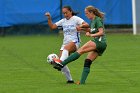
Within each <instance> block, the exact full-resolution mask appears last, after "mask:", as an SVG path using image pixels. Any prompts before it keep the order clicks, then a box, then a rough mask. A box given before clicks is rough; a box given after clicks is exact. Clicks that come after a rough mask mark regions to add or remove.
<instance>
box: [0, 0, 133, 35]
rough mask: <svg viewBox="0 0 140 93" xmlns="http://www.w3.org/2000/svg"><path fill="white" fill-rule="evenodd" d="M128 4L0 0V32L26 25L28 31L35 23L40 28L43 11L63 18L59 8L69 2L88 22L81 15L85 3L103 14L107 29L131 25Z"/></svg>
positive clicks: (112, 0)
mask: <svg viewBox="0 0 140 93" xmlns="http://www.w3.org/2000/svg"><path fill="white" fill-rule="evenodd" d="M131 3H132V2H131V0H87V1H85V0H80V1H79V0H51V1H50V0H24V1H20V0H0V30H1V33H4V32H8V33H9V32H11V33H12V32H14V31H9V28H10V30H12V29H13V27H14V29H15V28H16V27H18V30H19V28H23V27H24V28H25V27H28V28H29V30H30V29H31V28H32V27H33V26H36V27H39V28H41V29H44V26H46V27H47V18H46V17H45V16H44V14H45V12H47V11H48V12H50V13H51V15H52V20H53V22H56V21H58V20H60V19H61V18H62V17H63V15H62V13H61V9H62V7H63V6H64V5H70V6H71V7H72V9H73V10H74V11H78V12H80V14H79V15H78V16H80V17H82V18H83V19H84V20H85V21H87V22H88V23H89V20H88V19H87V18H86V17H85V14H84V9H85V7H86V6H88V5H93V6H95V7H97V8H99V9H100V10H101V11H102V12H104V13H105V14H106V15H105V24H106V27H107V28H112V27H113V28H114V27H117V28H118V27H124V28H127V27H128V28H131V27H132V8H131V7H132V4H131ZM11 27H12V29H11ZM5 30H8V31H5ZM27 30H28V29H26V31H27ZM38 30H40V29H38ZM44 30H45V29H44ZM19 32H21V31H19ZM30 32H32V31H30ZM14 33H15V32H14ZM39 33H40V32H39Z"/></svg>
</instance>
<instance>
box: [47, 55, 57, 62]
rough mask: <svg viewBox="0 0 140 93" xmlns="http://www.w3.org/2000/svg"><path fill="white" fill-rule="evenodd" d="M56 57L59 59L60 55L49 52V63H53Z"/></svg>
mask: <svg viewBox="0 0 140 93" xmlns="http://www.w3.org/2000/svg"><path fill="white" fill-rule="evenodd" d="M54 58H56V59H59V57H58V56H57V55H56V54H54V53H53V54H49V55H48V57H47V62H48V63H49V64H52V63H53V59H54Z"/></svg>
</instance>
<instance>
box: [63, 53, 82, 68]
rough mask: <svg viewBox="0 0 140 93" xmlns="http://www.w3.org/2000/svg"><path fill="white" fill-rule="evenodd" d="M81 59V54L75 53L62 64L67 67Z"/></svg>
mask: <svg viewBox="0 0 140 93" xmlns="http://www.w3.org/2000/svg"><path fill="white" fill-rule="evenodd" d="M79 57H80V54H79V53H78V52H74V53H73V54H71V55H70V56H69V57H68V58H67V59H65V60H64V61H63V62H62V65H64V66H65V65H66V64H68V63H70V62H72V61H74V60H76V59H78V58H79Z"/></svg>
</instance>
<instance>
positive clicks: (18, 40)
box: [0, 34, 140, 93]
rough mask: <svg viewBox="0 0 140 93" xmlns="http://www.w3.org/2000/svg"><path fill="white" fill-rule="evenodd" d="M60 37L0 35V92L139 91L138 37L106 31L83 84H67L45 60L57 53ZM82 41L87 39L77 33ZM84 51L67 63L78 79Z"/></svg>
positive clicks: (95, 92)
mask: <svg viewBox="0 0 140 93" xmlns="http://www.w3.org/2000/svg"><path fill="white" fill-rule="evenodd" d="M62 39H63V37H62V36H61V35H58V36H57V35H52V36H6V37H0V93H140V62H139V61H140V60H139V58H140V36H133V35H131V34H107V41H108V47H107V50H106V51H105V53H104V54H103V56H101V57H99V58H98V59H97V60H96V61H95V62H94V63H93V64H92V66H91V72H90V74H89V77H88V79H87V81H86V84H85V85H80V86H78V85H75V84H72V85H67V84H66V79H65V77H64V75H62V74H61V72H58V71H56V70H55V69H53V68H52V66H51V65H49V64H47V63H46V56H47V55H48V54H50V53H53V52H54V53H57V54H58V53H59V48H60V46H61V43H62ZM81 39H82V41H83V42H82V44H84V43H85V42H86V41H87V40H89V38H87V37H85V36H84V35H82V36H81ZM86 55H87V54H84V55H82V56H81V57H80V58H79V59H78V60H76V61H75V62H73V63H70V64H69V65H68V66H69V68H70V70H71V73H72V76H73V79H74V80H75V81H77V80H79V79H80V76H81V72H82V68H83V61H84V58H85V57H86Z"/></svg>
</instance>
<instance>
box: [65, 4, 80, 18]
mask: <svg viewBox="0 0 140 93" xmlns="http://www.w3.org/2000/svg"><path fill="white" fill-rule="evenodd" d="M63 8H67V9H68V10H69V11H70V12H72V16H74V15H77V14H79V12H74V11H73V10H72V8H71V7H70V6H64V7H63Z"/></svg>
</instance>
